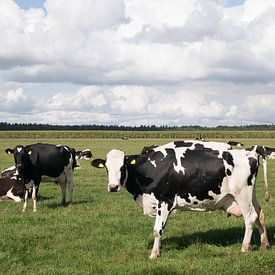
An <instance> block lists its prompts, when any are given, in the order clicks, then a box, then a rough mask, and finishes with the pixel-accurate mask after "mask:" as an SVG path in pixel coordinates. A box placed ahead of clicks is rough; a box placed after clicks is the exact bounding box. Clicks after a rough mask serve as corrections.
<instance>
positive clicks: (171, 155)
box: [92, 141, 269, 259]
mask: <svg viewBox="0 0 275 275" xmlns="http://www.w3.org/2000/svg"><path fill="white" fill-rule="evenodd" d="M92 165H93V166H94V167H97V168H100V167H102V168H103V167H106V169H107V171H108V181H109V182H108V191H109V192H118V191H119V190H120V188H121V186H125V188H126V189H127V191H128V192H129V193H131V194H132V195H133V198H134V199H135V201H136V202H137V203H138V204H139V205H140V206H141V207H142V208H143V211H144V213H145V214H148V215H149V216H152V217H154V216H155V225H154V230H153V235H154V244H153V248H152V252H151V255H150V259H154V258H157V257H158V256H160V239H161V236H162V234H163V230H164V227H165V224H166V221H167V218H168V216H169V214H170V213H171V212H172V211H173V210H174V209H175V208H181V209H183V210H199V211H212V210H215V209H221V210H224V211H226V212H227V213H228V214H230V215H234V216H236V217H240V216H243V218H244V222H245V235H244V239H243V243H242V248H241V251H242V252H247V251H249V249H250V241H251V236H252V231H253V225H254V223H256V225H257V227H258V229H259V232H260V236H261V247H262V248H267V247H269V242H268V238H267V231H266V227H265V223H264V213H263V211H262V210H261V208H260V206H259V204H258V202H257V200H256V195H255V180H256V175H257V172H258V154H257V153H256V152H255V151H251V152H250V151H246V150H223V149H209V148H205V147H204V145H202V144H198V143H196V142H186V141H175V142H171V143H168V144H166V145H163V146H159V147H157V148H154V149H153V150H152V151H150V152H149V153H148V154H139V155H131V156H126V155H125V153H124V152H122V151H120V150H116V149H114V150H111V151H110V152H109V153H108V154H107V159H106V160H102V159H96V160H94V161H93V162H92Z"/></svg>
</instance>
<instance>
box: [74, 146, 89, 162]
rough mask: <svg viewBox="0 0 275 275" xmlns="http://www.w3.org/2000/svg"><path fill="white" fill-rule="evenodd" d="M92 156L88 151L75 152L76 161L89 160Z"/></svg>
mask: <svg viewBox="0 0 275 275" xmlns="http://www.w3.org/2000/svg"><path fill="white" fill-rule="evenodd" d="M92 157H93V154H92V152H91V150H90V149H85V150H83V151H76V159H85V160H90V159H91V158H92Z"/></svg>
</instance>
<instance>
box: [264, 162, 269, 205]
mask: <svg viewBox="0 0 275 275" xmlns="http://www.w3.org/2000/svg"><path fill="white" fill-rule="evenodd" d="M263 171H264V190H265V193H264V198H265V201H269V199H270V194H269V187H268V181H267V160H266V159H265V158H263Z"/></svg>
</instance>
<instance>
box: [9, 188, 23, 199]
mask: <svg viewBox="0 0 275 275" xmlns="http://www.w3.org/2000/svg"><path fill="white" fill-rule="evenodd" d="M12 189H13V187H12V188H11V189H10V190H9V191H8V192H7V195H6V196H7V197H8V198H10V199H12V200H14V201H15V202H20V201H21V198H20V197H19V196H15V195H13V193H12Z"/></svg>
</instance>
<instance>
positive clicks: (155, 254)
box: [149, 251, 160, 260]
mask: <svg viewBox="0 0 275 275" xmlns="http://www.w3.org/2000/svg"><path fill="white" fill-rule="evenodd" d="M159 256H160V253H159V252H157V251H152V252H151V255H150V257H149V259H150V260H154V259H157V257H159Z"/></svg>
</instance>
